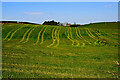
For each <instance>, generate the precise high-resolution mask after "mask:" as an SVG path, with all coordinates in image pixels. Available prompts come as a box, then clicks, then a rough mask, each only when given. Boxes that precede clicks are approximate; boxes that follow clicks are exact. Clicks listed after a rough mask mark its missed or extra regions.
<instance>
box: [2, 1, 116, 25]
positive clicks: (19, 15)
mask: <svg viewBox="0 0 120 80" xmlns="http://www.w3.org/2000/svg"><path fill="white" fill-rule="evenodd" d="M2 20H17V21H29V22H35V23H40V24H42V23H43V22H44V21H48V20H55V21H58V22H61V23H65V22H68V23H71V24H73V23H74V22H76V23H77V24H87V23H92V22H113V21H118V2H2Z"/></svg>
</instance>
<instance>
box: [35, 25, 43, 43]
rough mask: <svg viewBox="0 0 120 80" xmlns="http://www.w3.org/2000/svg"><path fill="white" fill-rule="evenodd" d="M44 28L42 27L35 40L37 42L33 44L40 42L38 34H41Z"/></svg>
mask: <svg viewBox="0 0 120 80" xmlns="http://www.w3.org/2000/svg"><path fill="white" fill-rule="evenodd" d="M44 27H45V26H44ZM44 27H43V28H42V29H41V30H40V32H39V33H38V38H37V41H36V43H35V44H37V43H38V42H39V40H40V34H41V32H42V31H43V29H44Z"/></svg>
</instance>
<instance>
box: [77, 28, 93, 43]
mask: <svg viewBox="0 0 120 80" xmlns="http://www.w3.org/2000/svg"><path fill="white" fill-rule="evenodd" d="M77 29H78V34H79V35H80V37H79V38H82V39H83V40H84V41H85V42H87V43H88V44H91V42H89V41H87V40H86V39H85V38H84V37H83V36H82V34H81V33H80V29H79V28H78V27H77Z"/></svg>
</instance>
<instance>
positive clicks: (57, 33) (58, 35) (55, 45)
mask: <svg viewBox="0 0 120 80" xmlns="http://www.w3.org/2000/svg"><path fill="white" fill-rule="evenodd" d="M60 29H61V27H60ZM60 29H59V30H58V33H57V34H58V36H57V44H56V45H55V46H54V47H57V46H58V45H59V39H60V38H59V33H60Z"/></svg>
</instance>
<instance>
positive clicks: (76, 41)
mask: <svg viewBox="0 0 120 80" xmlns="http://www.w3.org/2000/svg"><path fill="white" fill-rule="evenodd" d="M69 29H70V37H71V39H72V40H74V39H73V37H72V32H71V27H69ZM74 42H75V43H77V45H76V46H79V41H78V40H74ZM74 45H75V44H74Z"/></svg>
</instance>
